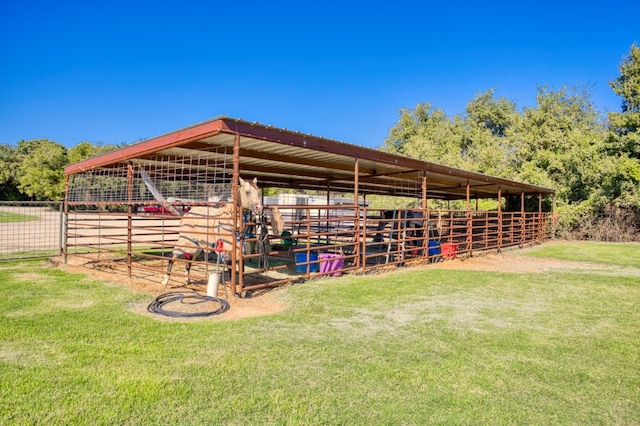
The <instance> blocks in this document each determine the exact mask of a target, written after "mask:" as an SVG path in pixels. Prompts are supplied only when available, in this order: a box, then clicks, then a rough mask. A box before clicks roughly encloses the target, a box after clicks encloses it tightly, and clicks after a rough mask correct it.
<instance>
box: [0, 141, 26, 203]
mask: <svg viewBox="0 0 640 426" xmlns="http://www.w3.org/2000/svg"><path fill="white" fill-rule="evenodd" d="M19 164H20V163H19V162H18V159H17V152H16V148H14V147H13V146H11V145H6V144H2V145H0V200H6V201H8V200H20V199H23V198H24V196H22V194H21V193H20V191H19V190H18V180H17V170H18V166H19Z"/></svg>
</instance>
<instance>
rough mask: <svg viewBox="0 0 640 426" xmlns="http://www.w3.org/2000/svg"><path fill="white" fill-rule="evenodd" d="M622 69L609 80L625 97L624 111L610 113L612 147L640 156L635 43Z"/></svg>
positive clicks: (639, 52) (639, 56) (639, 70)
mask: <svg viewBox="0 0 640 426" xmlns="http://www.w3.org/2000/svg"><path fill="white" fill-rule="evenodd" d="M619 69H620V76H619V77H618V78H617V79H616V80H614V81H612V82H610V83H609V85H610V86H611V88H612V89H613V91H614V92H615V94H616V95H618V96H620V97H622V111H621V112H610V113H609V126H610V128H611V131H612V133H611V135H610V139H609V145H610V147H609V149H611V150H613V151H614V152H616V153H626V154H628V155H629V157H631V158H635V159H640V48H639V47H638V46H637V45H636V44H635V43H634V44H633V45H632V46H631V50H630V52H629V55H627V56H625V57H624V58H623V60H622V63H621V64H620V66H619Z"/></svg>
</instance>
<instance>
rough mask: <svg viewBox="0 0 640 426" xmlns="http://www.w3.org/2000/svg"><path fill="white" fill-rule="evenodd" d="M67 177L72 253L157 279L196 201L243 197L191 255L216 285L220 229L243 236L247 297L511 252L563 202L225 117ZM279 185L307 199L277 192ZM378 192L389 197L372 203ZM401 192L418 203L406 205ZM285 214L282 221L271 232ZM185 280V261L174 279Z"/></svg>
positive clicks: (72, 169)
mask: <svg viewBox="0 0 640 426" xmlns="http://www.w3.org/2000/svg"><path fill="white" fill-rule="evenodd" d="M240 178H244V179H245V180H250V179H254V178H256V179H257V184H258V186H259V188H260V189H261V190H262V197H263V198H262V200H263V203H264V204H265V209H264V214H260V215H257V216H256V215H252V214H243V211H242V210H243V209H242V208H241V207H239V206H238V197H239V196H238V191H237V189H238V185H239V181H240ZM65 179H66V194H65V230H64V234H65V238H64V248H63V252H64V255H65V256H78V257H86V258H88V259H91V260H96V259H98V260H100V261H101V262H113V263H117V264H124V265H126V267H127V269H128V271H129V273H131V272H132V271H133V270H141V271H146V272H147V273H149V274H154V273H157V274H158V283H159V285H160V282H161V281H162V276H163V274H164V273H165V270H166V265H167V262H168V255H169V254H170V253H171V252H172V250H174V249H175V248H176V247H177V248H180V243H179V242H178V235H179V234H180V232H181V230H180V228H179V226H180V220H181V217H182V215H184V214H188V213H187V212H189V210H191V209H193V208H194V207H196V206H206V207H210V208H214V207H215V208H219V207H221V206H224V205H230V206H233V208H232V209H231V210H230V211H232V213H231V214H232V215H233V216H235V217H236V218H237V221H234V223H235V229H234V230H233V231H232V232H229V233H227V234H224V233H222V234H220V233H218V235H217V237H213V238H211V237H209V238H208V240H207V241H208V245H207V246H203V247H201V249H202V251H204V256H203V258H200V257H193V258H191V259H187V260H188V261H189V263H190V264H193V265H194V266H196V267H194V268H193V270H192V271H191V278H192V279H195V280H199V281H202V282H206V281H207V277H208V275H209V274H210V273H211V272H213V270H214V267H215V268H216V269H219V268H223V267H224V266H223V265H221V264H220V262H216V260H215V258H216V256H217V254H220V253H221V252H222V249H221V246H220V245H217V248H218V252H217V253H216V243H217V242H218V240H222V239H226V240H228V242H229V243H231V244H232V245H233V247H234V248H235V247H241V248H242V250H238V254H237V255H236V254H235V253H236V250H227V253H226V254H227V255H229V252H231V255H230V256H229V259H230V265H229V266H228V268H229V275H228V276H229V278H228V281H229V285H230V287H231V288H232V289H233V291H234V292H235V293H236V294H242V293H244V292H246V291H251V290H255V289H259V288H265V287H273V286H278V285H282V284H286V283H290V282H293V281H298V280H301V279H307V278H309V277H313V276H321V275H338V274H341V273H345V272H364V271H367V270H369V269H371V268H380V267H383V266H386V265H405V264H411V263H413V262H420V263H423V262H429V261H434V260H439V259H440V258H441V257H443V256H444V257H447V256H455V255H463V254H464V255H471V254H472V253H473V252H474V251H479V250H500V249H501V248H503V247H506V246H513V245H522V244H526V243H530V242H537V241H542V240H544V239H546V238H548V237H549V236H550V234H551V231H552V229H551V228H552V221H551V218H552V213H550V212H549V211H543V210H549V209H548V208H543V206H547V205H549V204H551V201H550V199H551V197H553V194H554V190H553V189H551V188H545V187H541V186H536V185H530V184H526V183H522V182H516V181H512V180H508V179H502V178H497V177H493V176H488V175H485V174H482V173H474V172H469V171H465V170H460V169H456V168H451V167H446V166H443V165H441V164H437V163H433V162H428V161H422V160H417V159H412V158H407V157H403V156H399V155H393V154H389V153H385V152H382V151H379V150H374V149H370V148H364V147H359V146H354V145H351V144H348V143H344V142H338V141H335V140H330V139H325V138H321V137H316V136H313V135H309V134H303V133H300V132H294V131H289V130H285V129H279V128H275V127H272V126H265V125H262V124H257V123H250V122H247V121H243V120H238V119H232V118H227V117H219V118H215V119H212V120H209V121H205V122H202V123H198V124H195V125H193V126H189V127H186V128H183V129H180V130H177V131H175V132H171V133H168V134H165V135H162V136H158V137H156V138H153V139H149V140H146V141H143V142H140V143H136V144H134V145H131V146H127V147H125V148H122V149H119V150H117V151H114V152H110V153H108V154H104V155H101V156H98V157H94V158H91V159H88V160H85V161H81V162H78V163H75V164H71V165H69V166H68V167H66V168H65ZM282 192H289V193H290V194H291V193H292V194H299V196H297V197H296V196H293V197H289V198H285V199H286V200H290V201H286V202H285V203H284V204H282V203H280V202H278V203H279V204H280V205H277V206H275V205H274V204H275V203H276V202H277V201H276V202H271V201H269V202H267V201H268V200H279V199H282V198H283V197H281V196H278V195H279V194H280V195H281V193H282ZM309 194H315V197H316V198H317V197H318V194H325V196H326V202H325V203H323V204H318V203H317V201H316V202H314V203H313V204H310V203H309V202H308V201H307V200H308V199H309ZM274 195H275V196H274ZM372 196H376V197H377V199H378V200H379V199H380V197H385V198H383V199H388V200H390V201H389V204H388V206H384V208H372V207H370V206H369V202H368V201H369V200H370V199H371V197H372ZM386 197H388V198H386ZM393 197H405V198H403V200H407V199H411V200H415V202H414V203H413V205H412V206H411V208H404V207H403V208H400V207H399V203H394V202H393V201H392V200H393V199H394V198H393ZM481 199H491V200H495V204H494V205H495V208H492V209H490V210H488V211H480V210H478V208H477V203H475V202H474V201H476V200H481ZM429 200H443V201H451V200H459V201H458V204H461V205H463V208H457V209H450V208H440V209H434V208H429V206H430V203H429ZM506 200H509V202H508V203H506V202H505V201H506ZM514 200H515V202H514ZM514 205H515V206H517V208H513V206H514ZM505 206H509V207H510V208H509V209H506V208H505ZM531 206H534V208H531ZM274 207H276V208H275V209H274ZM458 207H459V206H458ZM507 210H509V211H507ZM279 213H280V214H282V216H283V219H284V229H285V231H284V233H282V234H278V235H274V233H273V226H272V225H274V224H275V220H276V219H277V216H278V214H279ZM205 219H208V218H206V217H205ZM267 232H268V233H269V235H268V236H267ZM209 240H211V241H209ZM212 257H213V260H212ZM219 257H220V258H222V256H221V255H220V256H219ZM182 278H184V274H182V273H180V272H178V270H177V269H174V270H173V271H172V275H171V280H170V281H169V282H170V283H174V282H176V281H177V280H181V279H182Z"/></svg>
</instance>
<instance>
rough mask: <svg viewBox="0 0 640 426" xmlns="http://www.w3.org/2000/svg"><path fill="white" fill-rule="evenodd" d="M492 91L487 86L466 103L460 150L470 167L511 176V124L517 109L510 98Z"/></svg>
mask: <svg viewBox="0 0 640 426" xmlns="http://www.w3.org/2000/svg"><path fill="white" fill-rule="evenodd" d="M494 92H495V90H494V89H491V90H487V91H486V92H484V93H481V94H479V95H478V96H476V97H475V98H474V99H473V100H471V101H470V102H469V104H467V107H466V113H467V118H466V132H465V134H464V136H463V144H462V154H463V155H464V156H465V157H466V164H467V165H468V168H469V169H471V170H473V171H478V172H482V173H487V174H490V175H494V176H500V177H505V178H513V177H514V176H515V174H516V159H517V155H516V148H517V147H516V144H515V142H514V141H515V138H514V137H513V129H512V127H513V124H514V122H516V121H517V116H518V113H517V111H516V105H515V103H514V102H513V101H510V100H508V99H506V98H503V97H501V98H498V99H495V98H494Z"/></svg>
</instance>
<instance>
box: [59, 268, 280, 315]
mask: <svg viewBox="0 0 640 426" xmlns="http://www.w3.org/2000/svg"><path fill="white" fill-rule="evenodd" d="M71 259H74V257H73V256H71V257H70V258H69V260H70V263H67V264H64V263H62V262H61V261H54V262H55V264H56V266H57V267H58V268H60V269H62V270H65V271H67V272H70V273H78V274H86V275H88V276H89V277H91V278H94V279H97V280H100V281H103V282H105V283H109V284H111V285H116V286H121V287H126V288H128V289H131V290H134V291H138V292H141V293H146V294H148V295H149V300H148V301H143V302H140V303H136V304H132V305H130V306H129V309H130V310H131V311H133V312H136V313H139V314H142V315H149V316H152V317H154V318H157V319H162V320H167V321H198V320H209V321H211V320H216V321H220V320H235V319H240V318H248V317H256V316H264V315H271V314H274V313H277V312H280V311H281V310H283V309H284V303H283V302H282V300H281V299H282V297H281V295H282V293H283V292H284V291H286V288H274V289H266V290H260V291H255V292H253V293H251V294H249V295H246V297H244V298H242V297H238V296H235V295H233V294H232V293H231V292H230V290H227V294H226V295H225V294H224V289H223V288H222V287H220V289H219V292H218V297H219V298H220V299H224V300H226V301H227V303H229V305H230V308H229V309H228V310H227V311H226V312H224V313H221V314H216V315H213V316H208V317H197V318H174V317H168V316H165V315H159V314H152V313H149V312H148V311H147V306H148V305H149V304H150V303H151V302H152V301H153V300H154V299H155V298H156V297H158V296H160V295H163V294H166V293H170V292H185V293H190V292H196V293H198V294H203V295H204V294H206V293H207V286H206V283H195V284H190V285H186V284H183V285H179V284H177V283H174V282H170V283H169V284H168V285H167V286H166V287H165V286H163V285H162V284H161V283H160V282H161V281H162V276H163V275H162V274H158V273H154V272H146V271H141V270H139V269H133V270H132V276H131V277H128V276H127V272H126V268H121V267H120V265H114V264H112V263H101V262H97V261H96V262H94V261H87V260H86V259H80V260H78V259H77V258H76V259H74V260H71ZM218 307H219V305H218V304H216V303H209V304H202V305H199V306H187V305H185V306H184V311H185V312H198V311H200V312H202V311H206V310H214V309H217V308H218ZM170 309H171V310H174V309H179V308H176V306H175V305H172V307H171V308H170Z"/></svg>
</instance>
